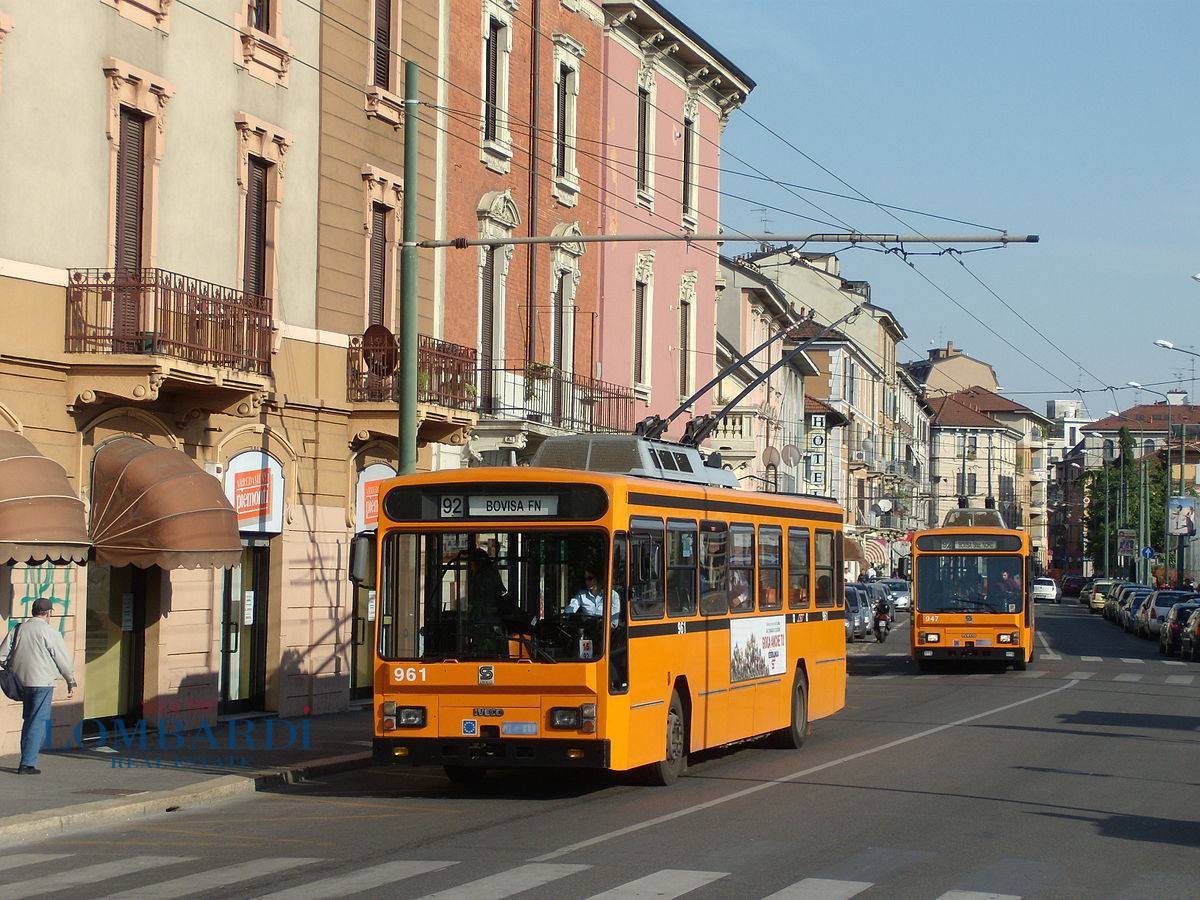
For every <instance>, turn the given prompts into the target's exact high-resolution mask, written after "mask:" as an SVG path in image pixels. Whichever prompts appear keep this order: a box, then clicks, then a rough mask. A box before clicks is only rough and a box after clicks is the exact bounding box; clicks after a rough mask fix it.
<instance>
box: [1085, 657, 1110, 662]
mask: <svg viewBox="0 0 1200 900" xmlns="http://www.w3.org/2000/svg"><path fill="white" fill-rule="evenodd" d="M1079 659H1080V660H1081V661H1082V662H1104V659H1103V658H1102V657H1099V656H1081V657H1079Z"/></svg>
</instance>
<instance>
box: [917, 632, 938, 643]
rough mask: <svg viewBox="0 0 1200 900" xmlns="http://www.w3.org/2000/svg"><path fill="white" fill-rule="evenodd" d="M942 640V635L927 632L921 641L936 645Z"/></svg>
mask: <svg viewBox="0 0 1200 900" xmlns="http://www.w3.org/2000/svg"><path fill="white" fill-rule="evenodd" d="M941 639H942V636H941V635H940V634H938V633H937V632H936V631H927V632H925V633H924V634H923V635H921V640H923V641H924V642H925V643H927V644H936V643H937V642H938V641H940V640H941Z"/></svg>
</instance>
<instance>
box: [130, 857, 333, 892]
mask: <svg viewBox="0 0 1200 900" xmlns="http://www.w3.org/2000/svg"><path fill="white" fill-rule="evenodd" d="M318 862H324V860H322V859H320V858H318V857H307V856H306V857H290V858H289V857H273V858H272V857H269V858H267V859H252V860H251V861H250V862H245V863H239V864H238V865H236V866H224V867H222V868H220V869H210V870H209V871H207V872H197V873H196V874H194V875H184V876H183V877H182V878H175V879H172V880H171V881H161V882H159V883H158V884H148V885H145V886H144V887H139V888H133V889H132V890H128V891H122V892H121V893H119V894H111V895H110V896H109V897H108V898H107V900H117V898H122V900H123V898H132V897H150V898H153V897H162V898H163V900H167V898H170V897H186V896H187V895H188V894H199V893H200V892H201V891H211V890H215V889H216V888H223V887H229V885H231V884H239V883H240V882H243V881H249V880H250V879H252V878H261V877H262V876H264V875H274V874H275V873H276V872H284V871H287V870H289V869H298V868H300V867H301V866H310V865H312V864H313V863H318Z"/></svg>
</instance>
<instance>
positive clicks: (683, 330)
mask: <svg viewBox="0 0 1200 900" xmlns="http://www.w3.org/2000/svg"><path fill="white" fill-rule="evenodd" d="M691 308H692V305H691V304H690V303H688V302H687V301H686V300H681V301H679V395H680V396H681V397H686V396H687V395H688V394H689V393H691V391H690V390H689V387H690V385H689V383H688V382H689V379H688V355H689V354H690V353H691V350H692V347H691V344H692V329H691V322H690V321H689V320H690V318H691Z"/></svg>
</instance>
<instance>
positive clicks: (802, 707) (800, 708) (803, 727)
mask: <svg viewBox="0 0 1200 900" xmlns="http://www.w3.org/2000/svg"><path fill="white" fill-rule="evenodd" d="M772 737H773V738H774V740H773V743H774V745H775V746H776V747H779V748H781V749H783V750H799V749H800V748H801V747H803V746H804V739H805V738H806V737H808V683H807V682H806V681H805V679H804V675H803V673H800V672H797V673H796V680H795V682H794V683H793V685H792V722H791V724H790V725H788V727H787V728H780V729H779V730H778V731H776V732H775V733H774V734H773V735H772Z"/></svg>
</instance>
